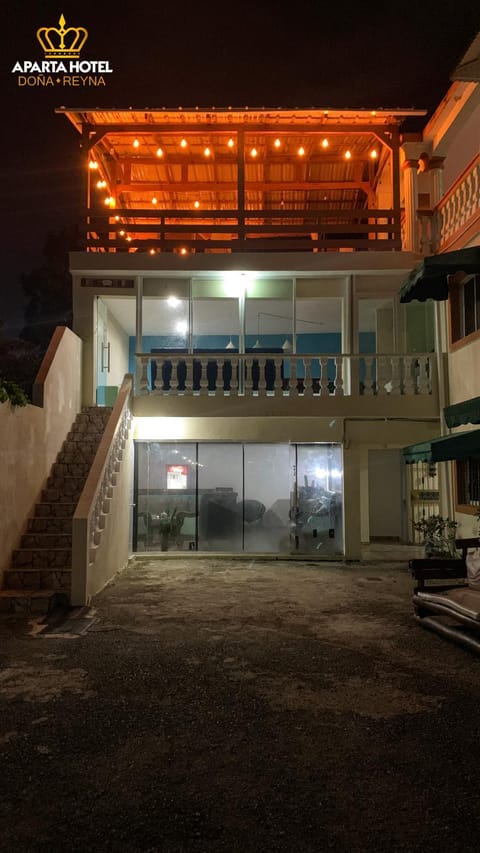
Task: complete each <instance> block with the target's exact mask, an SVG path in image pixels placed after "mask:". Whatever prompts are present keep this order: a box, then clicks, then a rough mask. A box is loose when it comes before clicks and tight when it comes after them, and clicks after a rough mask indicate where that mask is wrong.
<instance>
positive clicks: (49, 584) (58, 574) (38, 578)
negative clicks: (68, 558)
mask: <svg viewBox="0 0 480 853" xmlns="http://www.w3.org/2000/svg"><path fill="white" fill-rule="evenodd" d="M71 583H72V569H71V567H70V566H68V567H66V566H65V567H62V568H57V569H55V568H48V567H46V568H43V569H40V568H38V569H34V568H22V569H19V568H10V569H6V570H5V571H4V573H3V586H4V589H5V590H8V589H36V590H43V589H50V590H52V589H55V590H63V591H68V592H69V591H70V587H71Z"/></svg>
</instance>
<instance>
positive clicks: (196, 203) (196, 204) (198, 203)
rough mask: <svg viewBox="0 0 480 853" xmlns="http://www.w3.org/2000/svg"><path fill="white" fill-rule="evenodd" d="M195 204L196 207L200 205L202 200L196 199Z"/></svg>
mask: <svg viewBox="0 0 480 853" xmlns="http://www.w3.org/2000/svg"><path fill="white" fill-rule="evenodd" d="M193 206H194V207H200V202H199V201H198V199H197V200H196V201H194V203H193Z"/></svg>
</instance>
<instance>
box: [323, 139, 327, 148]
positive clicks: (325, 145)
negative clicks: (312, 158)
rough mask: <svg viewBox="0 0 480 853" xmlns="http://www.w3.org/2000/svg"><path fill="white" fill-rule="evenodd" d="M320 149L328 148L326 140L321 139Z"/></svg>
mask: <svg viewBox="0 0 480 853" xmlns="http://www.w3.org/2000/svg"><path fill="white" fill-rule="evenodd" d="M322 148H328V139H326V138H325V139H322Z"/></svg>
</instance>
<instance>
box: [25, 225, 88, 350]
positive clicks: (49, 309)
mask: <svg viewBox="0 0 480 853" xmlns="http://www.w3.org/2000/svg"><path fill="white" fill-rule="evenodd" d="M78 247H79V235H78V229H77V227H73V228H63V229H62V230H61V231H60V232H59V233H57V234H49V235H48V237H47V239H46V241H45V246H44V249H43V256H44V261H43V263H42V265H41V266H40V267H38V268H37V269H34V270H32V271H31V272H29V273H26V274H24V275H22V288H23V291H24V293H25V300H26V304H25V326H24V328H23V330H22V333H21V337H22V338H23V339H24V340H28V341H32V342H33V343H36V344H40V345H41V346H44V347H46V346H47V344H48V342H49V340H50V338H51V336H52V333H53V331H54V329H55V326H71V323H72V277H71V275H70V271H69V260H68V253H69V252H71V251H75V250H76V249H78Z"/></svg>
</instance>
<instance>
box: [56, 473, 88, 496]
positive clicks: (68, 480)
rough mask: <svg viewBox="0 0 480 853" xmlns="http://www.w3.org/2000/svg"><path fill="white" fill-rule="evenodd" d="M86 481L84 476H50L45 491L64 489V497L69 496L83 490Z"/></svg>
mask: <svg viewBox="0 0 480 853" xmlns="http://www.w3.org/2000/svg"><path fill="white" fill-rule="evenodd" d="M86 479H87V477H86V475H85V474H50V476H49V478H48V480H47V489H64V491H65V494H66V495H71V494H73V492H76V491H78V489H79V488H83V486H84V483H85V480H86Z"/></svg>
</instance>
